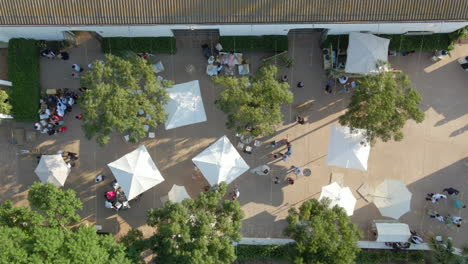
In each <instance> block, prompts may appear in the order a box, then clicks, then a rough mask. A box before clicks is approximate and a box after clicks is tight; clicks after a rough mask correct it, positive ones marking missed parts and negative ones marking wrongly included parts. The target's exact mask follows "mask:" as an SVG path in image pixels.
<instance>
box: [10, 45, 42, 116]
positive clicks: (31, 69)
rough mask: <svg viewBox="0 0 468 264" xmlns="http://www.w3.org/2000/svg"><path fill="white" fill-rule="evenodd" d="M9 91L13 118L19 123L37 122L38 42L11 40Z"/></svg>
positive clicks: (39, 88) (38, 84)
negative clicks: (11, 83) (10, 83)
mask: <svg viewBox="0 0 468 264" xmlns="http://www.w3.org/2000/svg"><path fill="white" fill-rule="evenodd" d="M8 79H9V81H11V82H13V86H12V87H11V89H8V91H9V93H10V98H11V105H12V106H13V110H12V112H13V117H14V119H15V120H18V121H36V120H37V119H38V118H39V116H38V112H37V111H38V109H39V99H40V92H41V86H40V79H39V47H38V45H37V41H36V40H32V39H11V40H10V41H9V42H8Z"/></svg>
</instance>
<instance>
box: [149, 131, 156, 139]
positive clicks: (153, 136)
mask: <svg viewBox="0 0 468 264" xmlns="http://www.w3.org/2000/svg"><path fill="white" fill-rule="evenodd" d="M148 137H149V138H155V137H156V134H155V133H154V132H149V133H148Z"/></svg>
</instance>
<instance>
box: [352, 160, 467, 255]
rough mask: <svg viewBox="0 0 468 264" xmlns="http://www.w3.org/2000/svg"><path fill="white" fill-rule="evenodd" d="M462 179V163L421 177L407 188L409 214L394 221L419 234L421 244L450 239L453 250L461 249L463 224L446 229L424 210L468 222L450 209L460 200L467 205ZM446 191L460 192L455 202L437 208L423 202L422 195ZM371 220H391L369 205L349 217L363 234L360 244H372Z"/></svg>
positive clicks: (464, 169)
mask: <svg viewBox="0 0 468 264" xmlns="http://www.w3.org/2000/svg"><path fill="white" fill-rule="evenodd" d="M462 175H468V167H467V166H466V165H465V164H464V160H459V161H457V162H454V163H452V164H450V165H448V166H446V167H445V168H443V169H440V170H437V171H435V172H433V173H431V174H429V175H427V176H425V177H424V178H422V179H421V180H418V181H416V182H413V183H410V184H407V187H408V189H409V190H410V191H411V193H413V197H412V200H411V210H410V211H409V212H408V213H406V214H404V215H403V216H401V217H400V218H399V219H398V221H399V222H401V223H406V224H408V225H409V227H410V229H411V230H415V231H416V232H417V233H419V234H421V235H422V236H423V238H424V240H425V241H428V240H429V238H430V237H431V236H434V235H443V236H451V237H453V240H454V245H455V246H456V247H463V246H464V243H465V241H466V239H465V238H466V236H467V235H468V226H467V225H466V223H465V224H462V225H461V227H460V228H456V227H454V226H452V227H449V226H447V225H446V224H444V223H440V222H438V221H437V220H435V219H433V218H430V217H429V216H428V215H427V210H428V209H432V210H437V212H438V213H440V214H441V215H443V216H446V215H447V214H450V215H454V216H461V217H462V218H468V215H467V213H466V211H464V210H466V209H457V208H455V207H453V206H452V205H451V202H452V201H453V199H461V200H462V201H464V202H465V203H467V200H466V199H467V198H466V197H467V195H466V194H467V192H468V189H467V187H468V186H466V185H461V182H462V181H463V180H466V179H464V178H463V177H462ZM447 187H454V188H456V189H458V190H460V194H459V195H458V196H457V197H456V198H455V197H449V199H448V200H446V199H442V200H441V201H439V202H438V204H432V203H431V202H428V201H426V200H425V197H426V193H429V192H442V190H443V189H444V188H447ZM362 218H365V219H369V221H364V219H362ZM373 219H385V220H392V218H388V217H383V216H381V214H380V213H379V211H378V209H377V207H376V206H375V205H374V204H372V203H366V205H364V206H362V207H361V208H359V209H356V210H355V213H354V215H353V216H352V217H351V220H352V221H353V222H354V223H360V224H359V228H360V229H361V230H362V231H363V235H364V237H363V238H362V240H371V241H372V240H375V238H374V236H373V234H372V231H371V222H372V220H373Z"/></svg>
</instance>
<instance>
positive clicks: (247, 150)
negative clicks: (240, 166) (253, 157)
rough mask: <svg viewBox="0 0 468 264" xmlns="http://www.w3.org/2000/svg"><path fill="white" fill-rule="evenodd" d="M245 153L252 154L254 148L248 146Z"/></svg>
mask: <svg viewBox="0 0 468 264" xmlns="http://www.w3.org/2000/svg"><path fill="white" fill-rule="evenodd" d="M244 152H245V153H247V154H252V147H251V146H246V147H245V149H244Z"/></svg>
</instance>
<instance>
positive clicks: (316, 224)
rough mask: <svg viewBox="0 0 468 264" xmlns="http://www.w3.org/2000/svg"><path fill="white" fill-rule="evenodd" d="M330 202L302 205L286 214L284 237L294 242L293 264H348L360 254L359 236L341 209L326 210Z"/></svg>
mask: <svg viewBox="0 0 468 264" xmlns="http://www.w3.org/2000/svg"><path fill="white" fill-rule="evenodd" d="M329 202H330V201H329V200H324V201H322V202H319V201H317V200H315V199H313V200H309V201H306V202H304V203H303V204H302V205H301V207H300V208H299V211H297V210H296V209H295V208H291V209H290V210H289V215H288V217H287V219H286V220H287V221H288V227H287V228H286V229H285V233H286V234H287V235H289V236H291V237H292V238H293V239H294V240H295V241H296V243H295V247H294V250H293V252H291V259H292V261H293V262H294V263H296V264H305V263H307V264H309V263H310V264H312V263H313V264H351V263H354V259H355V258H356V254H357V253H358V252H359V248H358V247H357V242H358V240H359V237H360V234H359V231H358V229H357V227H356V226H355V225H354V224H353V223H351V221H350V219H349V217H348V215H346V212H345V210H344V209H343V208H341V207H338V206H335V207H333V208H331V209H330V208H329V206H328V205H329Z"/></svg>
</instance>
